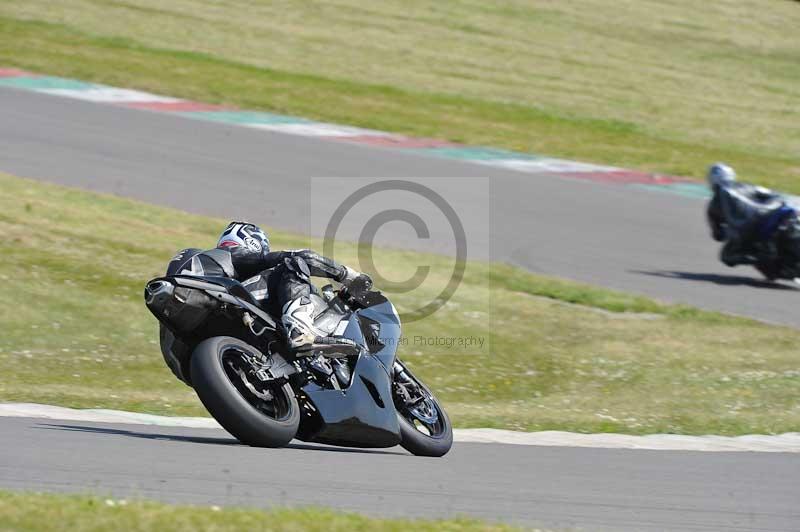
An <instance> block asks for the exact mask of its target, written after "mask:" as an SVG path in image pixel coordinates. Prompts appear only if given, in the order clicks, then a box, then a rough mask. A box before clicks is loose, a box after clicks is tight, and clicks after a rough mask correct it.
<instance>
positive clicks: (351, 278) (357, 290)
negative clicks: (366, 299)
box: [341, 266, 372, 295]
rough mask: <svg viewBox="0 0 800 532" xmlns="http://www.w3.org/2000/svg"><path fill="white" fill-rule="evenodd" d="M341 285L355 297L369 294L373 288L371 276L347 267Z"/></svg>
mask: <svg viewBox="0 0 800 532" xmlns="http://www.w3.org/2000/svg"><path fill="white" fill-rule="evenodd" d="M341 283H342V284H343V285H344V286H345V288H347V291H348V292H350V293H351V294H353V295H358V294H361V293H364V292H368V291H369V290H370V289H371V288H372V278H371V277H370V276H369V275H367V274H366V273H361V272H359V271H356V270H354V269H352V268H349V267H347V266H345V275H344V278H343V279H342V281H341Z"/></svg>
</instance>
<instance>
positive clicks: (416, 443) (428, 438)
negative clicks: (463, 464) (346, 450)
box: [392, 360, 453, 456]
mask: <svg viewBox="0 0 800 532" xmlns="http://www.w3.org/2000/svg"><path fill="white" fill-rule="evenodd" d="M394 369H395V371H394V374H395V376H394V384H393V386H392V395H393V398H394V404H395V408H396V409H397V421H398V423H399V425H400V437H401V438H402V440H401V442H400V445H401V446H402V447H403V448H404V449H405V450H407V451H408V452H410V453H412V454H415V455H417V456H444V455H445V454H447V452H448V451H449V450H450V447H452V446H453V426H452V425H451V424H450V418H448V417H447V413H446V412H445V411H444V408H442V406H441V405H440V404H439V401H438V400H437V399H436V397H434V396H433V394H432V393H431V391H430V390H429V389H428V388H427V387H426V386H425V385H424V384H423V383H422V381H420V380H419V379H418V378H416V377H415V376H414V374H413V373H411V371H409V369H408V368H407V367H406V366H405V365H404V364H403V363H402V362H400V361H399V360H397V361H396V362H395V366H394Z"/></svg>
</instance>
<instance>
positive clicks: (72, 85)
mask: <svg viewBox="0 0 800 532" xmlns="http://www.w3.org/2000/svg"><path fill="white" fill-rule="evenodd" d="M4 86H5V87H12V88H17V89H22V90H30V91H34V92H38V93H44V94H50V95H53V96H61V97H65V98H73V99H77V100H83V101H89V102H95V103H101V104H112V105H116V106H123V107H129V108H135V109H145V110H149V111H157V112H166V113H173V114H174V113H178V114H180V115H182V116H185V117H188V118H194V119H200V120H212V121H216V122H223V123H227V124H232V125H238V126H243V127H249V128H255V129H261V130H266V131H272V132H276V133H284V134H289V135H301V136H306V137H317V138H327V139H331V140H336V141H342V142H349V143H354V144H362V145H369V146H378V147H384V148H395V149H401V150H406V151H414V152H416V153H422V154H425V155H431V156H436V157H442V158H447V159H458V160H461V161H466V162H472V163H478V164H482V165H487V166H493V167H497V168H503V169H507V170H513V171H517V172H523V173H535V174H554V175H559V176H563V177H571V178H576V179H583V180H588V181H597V182H607V183H617V184H637V185H646V186H660V187H663V186H666V185H670V184H674V183H680V184H682V185H683V188H682V189H681V190H683V189H684V188H685V186H686V185H689V186H690V187H691V186H692V185H694V183H691V182H690V181H688V180H686V179H684V178H678V177H672V176H663V175H656V174H651V173H647V172H639V171H634V170H627V169H624V168H617V167H613V166H606V165H598V164H589V163H582V162H577V161H570V160H566V159H557V158H552V157H544V156H541V155H535V154H530V153H522V152H515V151H509V150H502V149H495V148H487V147H479V146H467V145H462V144H457V143H452V142H448V141H445V140H440V139H424V138H413V137H407V136H404V135H399V134H395V133H387V132H383V131H375V130H371V129H364V128H359V127H352V126H346V125H339V124H330V123H325V122H315V121H312V120H306V119H303V118H298V117H292V116H285V115H275V114H271V113H262V112H257V111H242V110H239V109H236V108H233V107H230V106H221V105H211V104H205V103H200V102H193V101H190V100H184V99H180V98H172V97H169V96H161V95H158V94H151V93H148V92H143V91H138V90H131V89H121V88H116V87H110V86H107V85H100V84H94V83H86V82H82V81H78V80H73V79H67V78H59V77H53V76H43V75H40V74H36V73H32V72H26V71H24V70H19V69H15V68H0V87H4ZM702 188H703V189H704V187H702ZM701 193H702V192H701ZM692 194H696V192H693V193H692Z"/></svg>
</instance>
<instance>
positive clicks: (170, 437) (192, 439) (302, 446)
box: [37, 423, 406, 455]
mask: <svg viewBox="0 0 800 532" xmlns="http://www.w3.org/2000/svg"><path fill="white" fill-rule="evenodd" d="M37 428H41V429H45V430H64V431H69V432H92V433H95V434H108V435H113V436H126V437H129V438H142V439H145V440H166V441H178V442H188V443H202V444H205V445H236V446H240V447H247V446H246V445H243V444H242V443H240V442H239V440H237V439H235V438H233V437H230V438H208V437H203V436H182V435H180V434H158V433H152V432H138V431H135V430H125V429H115V428H111V427H87V426H84V425H59V424H54V423H39V424H38V427H37ZM285 448H286V449H297V450H302V451H327V452H334V453H362V454H395V455H405V454H406V453H402V452H395V451H384V450H380V449H356V448H352V447H332V446H327V445H315V444H306V443H290V444H289V445H287V446H286V447H285Z"/></svg>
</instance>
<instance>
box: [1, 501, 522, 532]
mask: <svg viewBox="0 0 800 532" xmlns="http://www.w3.org/2000/svg"><path fill="white" fill-rule="evenodd" d="M410 529H413V530H418V531H420V532H428V531H431V532H434V531H437V532H438V531H444V532H473V531H474V532H479V531H484V532H490V531H491V532H494V531H496V532H503V531H508V532H511V531H512V530H517V529H515V528H512V527H509V526H505V525H494V524H488V523H483V522H480V521H476V520H473V519H452V520H436V521H433V520H410V519H376V518H369V517H363V516H360V515H357V514H352V513H342V512H334V511H331V510H322V509H316V508H304V509H299V510H288V509H279V510H269V511H261V510H249V509H235V508H230V509H229V508H226V509H220V508H218V507H215V506H211V507H209V506H205V507H201V506H172V505H166V504H160V503H156V502H144V501H126V500H124V499H122V500H117V499H103V498H98V497H89V496H79V495H43V494H22V493H10V492H3V491H0V530H3V531H4V532H12V531H13V532H39V531H48V532H61V531H64V532H66V531H73V530H81V531H84V532H116V531H117V530H126V531H130V532H138V531H143V532H144V531H150V530H159V531H173V530H191V531H197V532H228V531H230V532H233V531H237V530H258V531H263V532H296V531H300V530H303V531H309V532H315V531H320V532H322V531H326V532H327V531H331V532H339V531H341V532H349V531H351V530H364V531H373V530H375V531H385V532H394V531H397V532H400V531H405V530H410Z"/></svg>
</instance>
